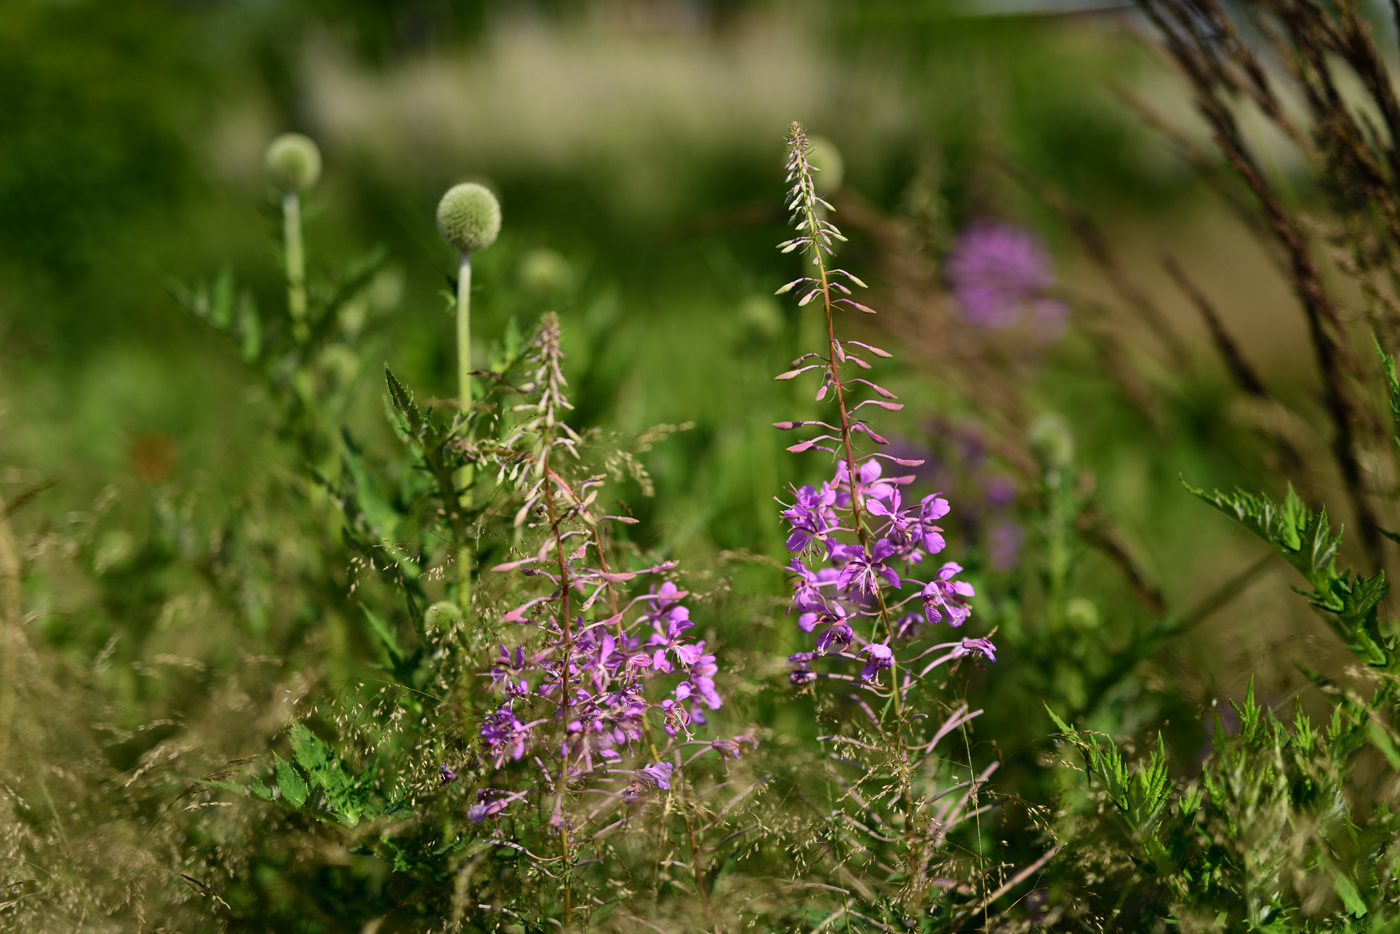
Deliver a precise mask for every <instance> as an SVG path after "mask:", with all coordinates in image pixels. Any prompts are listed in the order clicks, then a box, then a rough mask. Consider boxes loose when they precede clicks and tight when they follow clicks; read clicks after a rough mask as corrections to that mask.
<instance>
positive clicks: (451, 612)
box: [423, 600, 462, 632]
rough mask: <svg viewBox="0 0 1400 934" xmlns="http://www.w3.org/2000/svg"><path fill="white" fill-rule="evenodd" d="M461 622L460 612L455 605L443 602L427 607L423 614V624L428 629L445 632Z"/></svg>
mask: <svg viewBox="0 0 1400 934" xmlns="http://www.w3.org/2000/svg"><path fill="white" fill-rule="evenodd" d="M461 621H462V611H461V610H460V609H458V607H457V604H455V603H452V602H450V601H447V600H444V601H442V602H441V603H434V604H433V605H432V606H430V607H428V610H427V612H426V613H424V614H423V622H424V624H426V625H427V627H428V628H429V629H436V630H439V631H441V632H446V631H448V630H450V629H452V627H454V626H456V625H457V624H458V623H460V622H461Z"/></svg>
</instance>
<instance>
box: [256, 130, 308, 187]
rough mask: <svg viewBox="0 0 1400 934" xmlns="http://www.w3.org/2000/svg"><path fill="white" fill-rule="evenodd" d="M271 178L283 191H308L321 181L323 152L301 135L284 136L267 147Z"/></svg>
mask: <svg viewBox="0 0 1400 934" xmlns="http://www.w3.org/2000/svg"><path fill="white" fill-rule="evenodd" d="M265 162H266V166H267V174H268V176H269V177H270V178H271V179H272V184H274V185H276V186H277V187H278V188H280V189H281V190H282V191H304V190H306V189H307V188H310V187H311V186H312V185H314V184H316V179H318V178H320V177H321V150H320V149H319V148H317V146H316V143H315V141H314V140H312V139H311V137H309V136H303V135H302V134H300V133H283V134H282V135H281V136H279V137H277V138H276V139H275V140H273V141H272V143H271V144H270V145H269V146H268V147H267V157H266V160H265Z"/></svg>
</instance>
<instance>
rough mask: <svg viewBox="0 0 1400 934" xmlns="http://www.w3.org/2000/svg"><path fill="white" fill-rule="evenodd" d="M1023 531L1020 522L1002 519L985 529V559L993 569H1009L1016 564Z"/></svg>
mask: <svg viewBox="0 0 1400 934" xmlns="http://www.w3.org/2000/svg"><path fill="white" fill-rule="evenodd" d="M1024 538H1025V531H1024V530H1023V529H1022V528H1021V525H1020V523H1018V522H1014V521H1013V520H1011V519H1004V520H1002V521H1001V522H998V523H996V524H995V525H993V526H992V527H991V528H990V529H988V530H987V560H988V562H989V563H990V564H991V566H992V569H993V570H995V571H1009V570H1011V569H1012V568H1014V567H1015V566H1016V559H1017V557H1018V556H1019V555H1020V552H1021V541H1022V540H1023V539H1024Z"/></svg>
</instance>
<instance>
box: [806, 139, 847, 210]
mask: <svg viewBox="0 0 1400 934" xmlns="http://www.w3.org/2000/svg"><path fill="white" fill-rule="evenodd" d="M807 142H808V144H809V145H810V146H811V147H812V148H811V150H810V151H808V153H807V164H808V165H810V166H811V167H812V168H814V169H816V170H817V171H816V174H814V175H813V176H812V184H813V185H814V186H815V187H816V189H817V194H819V195H821V196H822V197H823V198H825V197H827V196H829V195H834V194H836V192H837V191H838V190H839V189H840V188H841V181H842V179H844V178H845V176H846V160H845V159H843V158H841V150H839V149H837V148H836V144H835V143H833V142H832V141H831V140H829V139H827V138H826V137H824V136H813V137H811V138H810V139H808V141H807Z"/></svg>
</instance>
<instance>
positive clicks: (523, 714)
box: [470, 315, 748, 829]
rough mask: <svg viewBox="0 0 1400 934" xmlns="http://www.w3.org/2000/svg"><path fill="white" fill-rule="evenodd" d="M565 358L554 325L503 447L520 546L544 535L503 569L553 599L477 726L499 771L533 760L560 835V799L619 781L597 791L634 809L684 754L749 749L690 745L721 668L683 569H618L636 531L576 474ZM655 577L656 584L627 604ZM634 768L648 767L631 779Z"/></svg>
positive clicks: (539, 345) (515, 622)
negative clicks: (515, 492) (625, 535)
mask: <svg viewBox="0 0 1400 934" xmlns="http://www.w3.org/2000/svg"><path fill="white" fill-rule="evenodd" d="M562 357H563V355H562V353H561V352H560V349H559V325H558V319H557V318H556V317H555V316H553V315H547V316H545V319H544V322H543V324H542V325H541V328H540V331H539V334H538V336H537V337H536V340H535V342H534V344H533V350H532V354H531V357H530V359H531V361H532V362H533V363H534V364H535V370H534V372H533V374H532V378H531V379H530V380H529V381H528V382H527V383H525V384H524V385H523V386H522V387H521V389H522V391H523V392H525V393H526V394H527V397H528V398H529V400H530V401H528V402H526V403H525V404H522V405H519V406H517V407H516V409H515V411H517V412H522V413H525V415H526V416H527V417H526V419H525V421H523V422H522V423H521V424H520V425H519V426H518V428H517V429H516V431H515V434H514V436H513V437H512V438H510V439H507V441H506V442H505V443H503V444H502V445H501V448H500V450H501V451H503V452H515V453H514V454H513V455H511V456H509V457H503V458H502V464H501V479H502V481H505V482H514V483H516V484H518V487H519V488H520V489H521V490H522V492H523V500H524V501H523V504H522V505H521V507H520V509H519V511H518V512H517V513H516V517H515V523H516V526H517V528H519V529H520V531H521V533H522V534H524V533H527V532H529V531H531V530H537V531H538V532H539V533H542V541H541V543H540V545H539V547H538V550H537V551H535V553H534V554H532V555H530V556H529V557H525V558H521V559H519V560H516V561H511V562H508V563H505V564H501V565H497V566H496V567H495V568H494V569H493V570H494V571H496V572H500V573H505V572H517V573H519V574H521V575H523V576H524V577H526V578H532V579H534V580H535V581H537V582H538V583H540V584H542V585H543V587H542V588H541V589H540V590H539V591H538V595H537V596H533V597H530V598H529V599H526V600H524V601H523V602H522V603H520V604H519V605H517V606H515V607H514V608H513V609H511V610H509V611H508V612H506V613H505V614H504V615H503V617H502V623H503V624H505V625H507V626H511V627H516V626H518V627H520V629H519V636H518V642H517V644H515V645H514V646H508V645H505V644H502V645H501V646H500V650H499V654H498V655H497V657H496V658H495V660H494V662H493V664H492V665H491V668H490V671H489V678H490V680H491V683H492V685H493V687H494V690H495V692H496V694H497V697H498V700H497V703H498V706H497V708H496V710H495V711H494V712H493V713H492V714H490V715H489V716H487V717H486V718H484V719H483V720H482V722H481V726H480V735H481V745H482V749H483V752H484V754H485V757H486V758H487V759H488V760H489V761H490V762H491V763H492V765H493V766H494V768H496V769H498V770H499V769H502V768H505V767H506V766H507V763H513V762H520V761H521V760H523V759H525V757H526V756H527V755H529V756H531V757H532V759H533V762H534V763H535V765H536V766H537V767H538V770H539V773H540V776H541V777H542V778H543V780H544V782H545V785H546V786H547V787H548V789H549V791H550V793H551V794H552V795H553V796H554V800H555V804H554V812H555V817H554V818H551V825H552V826H554V827H555V828H556V829H562V828H563V827H564V826H565V824H566V821H567V818H565V817H564V816H563V815H562V813H561V809H562V806H563V804H562V802H563V796H564V795H566V794H568V793H569V792H570V791H571V790H573V789H574V786H575V785H576V784H577V783H578V782H579V781H581V780H583V779H584V778H586V777H589V776H595V775H596V776H602V779H601V780H602V781H604V782H612V783H613V784H614V786H615V787H614V788H612V789H610V790H609V789H601V790H602V791H603V792H604V793H605V794H607V795H610V796H612V797H614V798H616V799H617V800H619V801H622V802H624V803H628V804H630V803H634V802H636V801H639V800H641V799H642V798H644V797H646V796H647V794H648V793H649V792H651V791H653V790H655V789H662V790H665V789H669V788H670V787H671V782H672V781H673V778H672V775H673V771H674V770H675V769H676V768H677V767H678V766H680V765H682V764H683V762H682V759H681V751H682V747H685V746H694V747H697V753H703V752H707V751H711V750H713V751H716V752H719V753H721V754H722V755H734V754H737V751H738V750H739V749H740V748H741V745H742V744H743V743H744V742H748V740H747V739H746V738H744V737H739V738H736V739H734V740H730V741H727V742H726V743H725V744H724V745H720V744H716V743H712V742H710V741H707V740H699V739H696V738H695V737H694V733H693V729H694V727H696V726H697V725H702V724H704V723H705V713H704V712H705V711H706V710H716V709H718V708H719V707H720V706H721V704H722V703H723V701H722V698H721V697H720V694H719V692H718V690H717V689H716V686H715V680H714V676H715V674H716V673H717V670H718V668H717V665H716V663H715V656H714V655H713V654H711V653H708V652H706V651H705V642H704V640H703V639H696V638H694V625H695V624H694V623H693V622H692V621H691V619H690V611H689V609H688V608H687V607H686V606H685V604H684V602H683V601H684V600H685V598H686V596H687V593H686V592H685V591H683V590H680V589H679V588H677V586H676V584H675V583H673V582H671V581H665V580H659V579H660V578H662V577H663V576H664V575H666V574H667V573H668V572H670V571H672V570H673V569H674V568H675V562H663V563H660V564H656V565H653V566H651V567H645V568H641V569H637V570H626V571H622V570H614V569H613V568H611V567H610V566H609V564H608V549H607V547H606V543H605V539H604V537H603V532H602V530H603V529H604V528H605V527H606V526H607V525H609V524H610V523H615V522H622V523H630V522H632V521H634V520H631V519H628V518H626V517H622V516H606V515H598V514H597V513H596V511H595V509H594V506H593V503H594V501H595V500H596V498H597V493H598V488H599V487H600V486H601V485H602V483H603V482H604V477H603V476H602V475H598V476H587V477H582V478H578V477H576V476H574V471H572V470H571V469H570V467H569V466H568V465H569V464H570V463H571V462H572V461H574V460H576V459H577V458H578V457H579V453H580V449H581V448H582V447H583V443H584V439H583V438H582V437H580V436H579V434H577V433H576V432H575V431H574V430H573V429H572V428H570V427H569V426H568V425H567V424H566V423H565V421H564V419H563V416H564V415H565V414H566V412H567V411H568V410H569V409H570V408H571V406H570V405H569V403H568V401H567V399H566V398H565V395H564V387H565V386H566V385H567V383H566V381H565V379H564V376H563V372H562V369H561V365H560V364H561V361H562ZM648 577H650V578H651V579H652V580H657V581H658V583H657V584H655V585H653V586H652V587H651V588H650V589H649V590H648V591H647V592H645V593H640V594H635V595H633V594H631V593H629V588H630V587H631V586H632V585H633V583H634V582H635V581H637V580H639V579H644V578H648ZM654 728H655V729H654ZM692 757H693V756H692ZM627 760H641V762H640V764H637V763H635V762H634V764H633V766H632V767H623V764H624V762H625V761H627ZM531 771H532V772H533V768H532V769H531ZM523 796H524V794H523V793H517V794H511V795H506V794H505V793H504V792H497V791H495V790H493V789H482V790H481V791H479V792H478V798H479V800H478V803H477V805H476V806H475V807H473V808H472V809H471V811H470V816H471V818H472V820H474V821H482V820H486V819H487V818H491V817H496V816H499V815H500V814H502V813H504V812H505V810H506V808H507V807H508V805H509V804H510V803H511V802H512V801H514V800H516V799H517V798H519V797H523Z"/></svg>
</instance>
